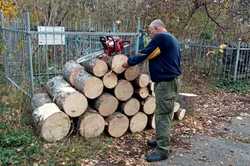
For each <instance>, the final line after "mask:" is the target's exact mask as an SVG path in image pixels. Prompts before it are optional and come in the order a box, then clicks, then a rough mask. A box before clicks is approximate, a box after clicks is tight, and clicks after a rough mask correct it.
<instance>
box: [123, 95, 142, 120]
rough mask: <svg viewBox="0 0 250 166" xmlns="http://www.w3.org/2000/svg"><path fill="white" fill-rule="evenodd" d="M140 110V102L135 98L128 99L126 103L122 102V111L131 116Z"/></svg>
mask: <svg viewBox="0 0 250 166" xmlns="http://www.w3.org/2000/svg"><path fill="white" fill-rule="evenodd" d="M139 110H140V102H139V101H138V100H137V99H136V98H131V99H129V100H128V101H127V102H126V103H123V112H124V113H125V114H126V115H128V116H132V115H134V114H136V113H137V112H138V111H139Z"/></svg>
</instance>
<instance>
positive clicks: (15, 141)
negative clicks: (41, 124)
mask: <svg viewBox="0 0 250 166" xmlns="http://www.w3.org/2000/svg"><path fill="white" fill-rule="evenodd" d="M0 75H1V78H0V94H1V98H0V99H1V100H0V165H3V166H7V165H18V166H19V165H33V164H38V165H52V166H53V165H81V162H82V160H84V159H95V158H96V156H97V155H98V154H103V153H104V154H105V152H106V151H108V147H109V145H110V144H111V143H112V138H110V137H106V136H100V137H98V138H95V139H91V140H86V139H84V138H83V137H80V136H78V135H76V134H75V135H72V136H70V137H68V138H65V139H63V140H61V141H59V142H56V143H47V142H45V141H43V140H42V139H41V138H40V137H39V136H38V135H37V133H36V130H35V129H34V127H33V126H32V124H33V122H32V119H31V110H30V108H29V99H28V98H27V97H26V96H24V95H23V94H22V93H20V92H19V91H17V90H16V89H14V88H12V87H10V86H9V85H7V84H6V82H5V80H4V77H3V66H1V65H0Z"/></svg>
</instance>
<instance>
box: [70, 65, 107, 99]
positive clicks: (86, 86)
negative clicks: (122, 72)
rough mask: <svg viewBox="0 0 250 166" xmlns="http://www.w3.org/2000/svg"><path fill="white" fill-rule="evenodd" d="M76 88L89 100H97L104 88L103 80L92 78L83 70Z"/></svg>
mask: <svg viewBox="0 0 250 166" xmlns="http://www.w3.org/2000/svg"><path fill="white" fill-rule="evenodd" d="M74 86H75V87H76V89H78V90H79V91H81V92H82V93H83V94H84V95H85V96H86V97H87V98H89V99H95V98H97V97H98V96H100V95H101V94H102V92H103V88H104V86H103V82H102V80H101V79H99V78H97V77H95V76H92V75H91V74H89V73H88V72H86V71H85V70H83V69H82V70H81V71H80V72H79V74H78V75H77V76H76V79H75V82H74Z"/></svg>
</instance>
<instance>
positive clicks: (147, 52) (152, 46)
mask: <svg viewBox="0 0 250 166" xmlns="http://www.w3.org/2000/svg"><path fill="white" fill-rule="evenodd" d="M139 52H140V53H141V54H143V55H141V56H138V55H137V56H130V57H129V58H128V64H129V66H134V65H137V64H139V63H141V62H143V61H144V60H145V59H147V58H148V59H153V58H155V57H157V56H158V55H159V54H160V48H159V47H157V43H156V41H155V39H152V40H151V41H150V42H149V44H148V45H147V47H146V48H144V49H143V50H141V51H139Z"/></svg>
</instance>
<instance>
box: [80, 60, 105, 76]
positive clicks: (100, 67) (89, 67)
mask: <svg viewBox="0 0 250 166" xmlns="http://www.w3.org/2000/svg"><path fill="white" fill-rule="evenodd" d="M81 64H82V65H83V66H84V68H85V70H86V71H87V72H89V73H91V74H93V75H95V76H97V77H102V76H104V74H105V73H107V71H108V65H107V63H106V62H105V61H103V60H101V59H97V58H95V59H91V60H90V61H86V62H84V63H81Z"/></svg>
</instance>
